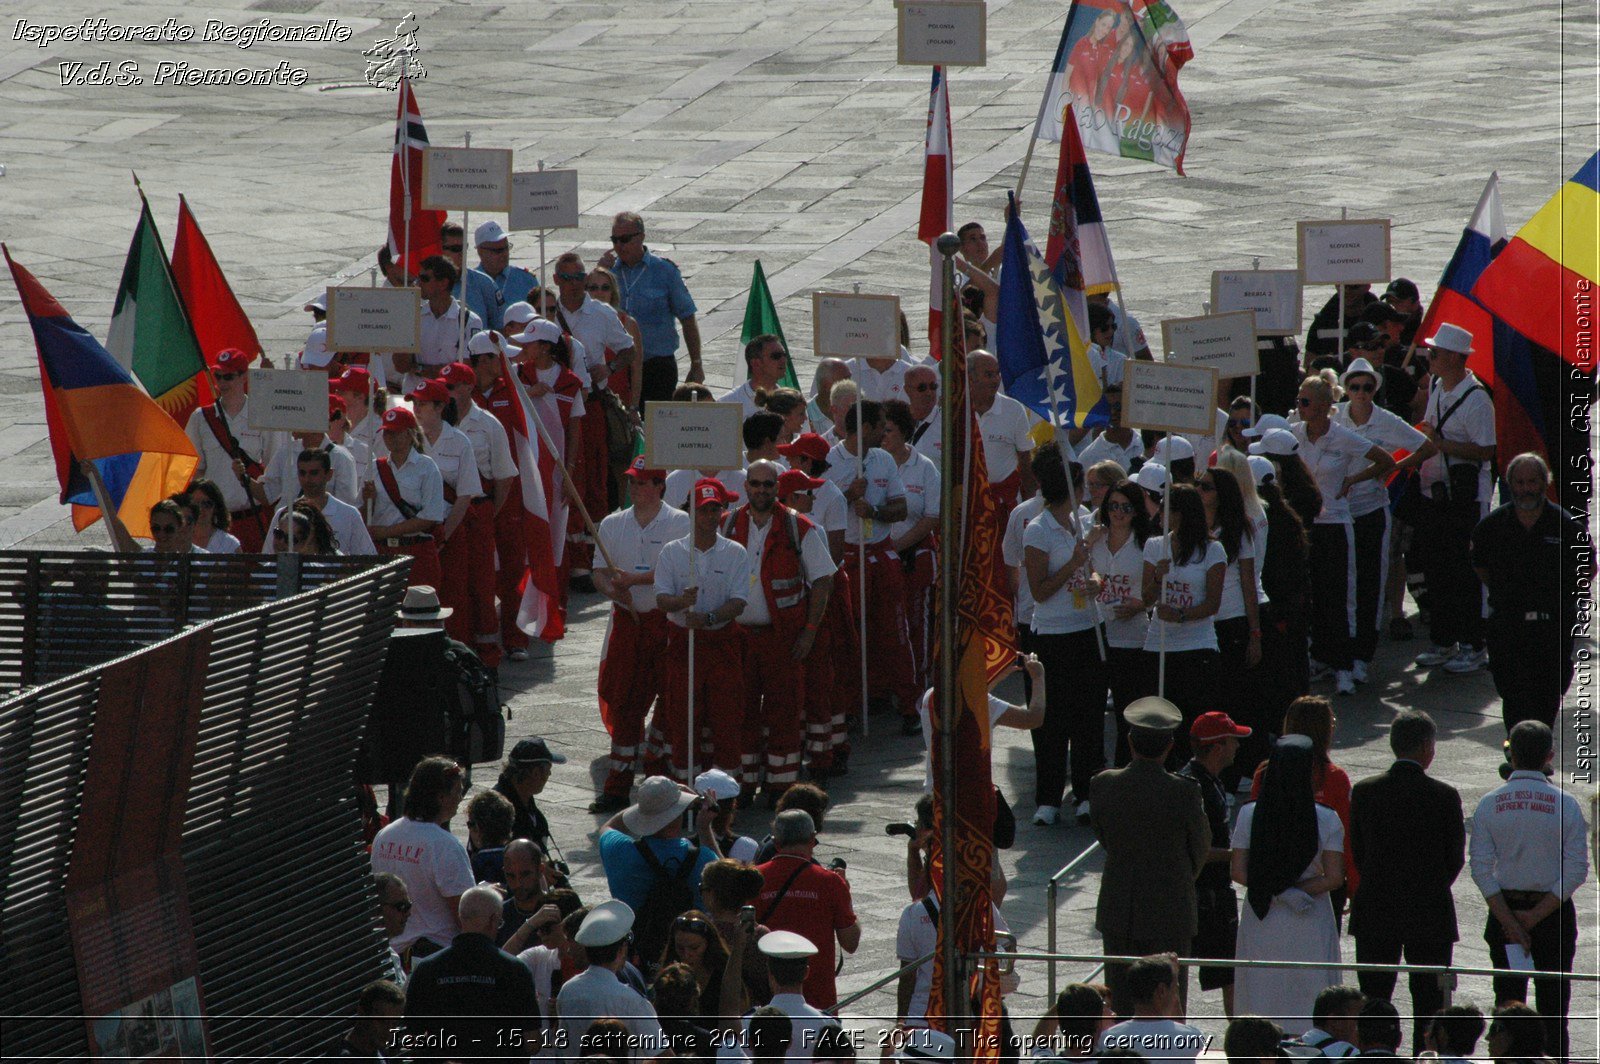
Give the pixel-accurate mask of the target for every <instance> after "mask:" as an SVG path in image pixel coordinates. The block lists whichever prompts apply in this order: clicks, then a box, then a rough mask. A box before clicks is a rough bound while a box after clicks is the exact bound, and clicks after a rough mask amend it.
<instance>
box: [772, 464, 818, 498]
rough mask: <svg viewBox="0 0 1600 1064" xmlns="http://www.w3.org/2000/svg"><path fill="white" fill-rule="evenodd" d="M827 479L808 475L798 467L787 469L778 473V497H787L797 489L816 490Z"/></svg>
mask: <svg viewBox="0 0 1600 1064" xmlns="http://www.w3.org/2000/svg"><path fill="white" fill-rule="evenodd" d="M826 483H827V481H826V480H823V479H821V478H819V477H808V476H806V475H805V474H804V473H802V472H800V470H798V469H785V470H784V471H783V472H782V473H780V474H778V498H780V499H787V498H788V497H789V496H791V495H793V494H794V493H795V492H797V491H816V490H817V489H818V488H820V487H822V485H824V484H826Z"/></svg>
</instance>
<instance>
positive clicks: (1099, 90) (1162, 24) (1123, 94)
mask: <svg viewBox="0 0 1600 1064" xmlns="http://www.w3.org/2000/svg"><path fill="white" fill-rule="evenodd" d="M1193 58H1194V46H1193V45H1192V44H1190V42H1189V31H1188V30H1187V29H1185V28H1184V25H1183V20H1182V19H1180V18H1179V17H1178V13H1177V12H1176V11H1174V10H1173V9H1172V5H1171V4H1169V3H1168V2H1167V0H1073V3H1072V7H1071V9H1070V10H1068V12H1067V23H1066V25H1065V26H1063V27H1062V29H1061V42H1060V44H1058V45H1057V46H1056V58H1055V62H1054V63H1053V64H1052V65H1051V74H1050V80H1049V82H1048V83H1047V84H1046V86H1045V93H1044V99H1043V100H1042V101H1040V104H1039V119H1038V122H1037V123H1035V125H1034V136H1036V137H1038V138H1040V139H1041V140H1054V141H1059V140H1060V139H1061V138H1062V137H1063V136H1065V131H1066V127H1067V126H1068V125H1069V124H1070V123H1071V122H1072V121H1074V120H1076V121H1078V122H1080V123H1081V125H1080V126H1079V128H1080V129H1081V130H1082V132H1083V137H1084V145H1085V146H1086V147H1087V148H1088V149H1089V150H1090V151H1103V152H1106V153H1107V154H1109V155H1120V156H1122V157H1123V158H1124V159H1145V160H1147V161H1149V162H1153V163H1156V164H1158V165H1160V166H1166V167H1171V168H1172V169H1174V170H1176V171H1178V173H1180V174H1182V173H1183V155H1184V152H1185V151H1186V150H1187V148H1188V144H1189V105H1188V104H1187V103H1186V102H1185V101H1184V99H1183V93H1182V92H1181V91H1179V89H1178V71H1179V70H1181V69H1182V68H1183V65H1184V64H1185V63H1187V62H1188V61H1189V60H1191V59H1193Z"/></svg>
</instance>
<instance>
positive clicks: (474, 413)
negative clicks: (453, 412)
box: [456, 403, 517, 495]
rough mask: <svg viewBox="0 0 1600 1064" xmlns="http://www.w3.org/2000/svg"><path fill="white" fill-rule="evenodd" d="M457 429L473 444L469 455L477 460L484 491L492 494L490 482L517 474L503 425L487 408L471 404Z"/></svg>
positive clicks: (509, 442)
mask: <svg viewBox="0 0 1600 1064" xmlns="http://www.w3.org/2000/svg"><path fill="white" fill-rule="evenodd" d="M456 430H457V431H458V432H460V433H461V434H462V435H463V436H465V437H466V438H467V439H468V440H469V441H470V442H471V443H472V456H473V458H474V459H476V460H477V463H478V479H479V480H480V481H482V482H483V493H484V494H486V495H487V494H491V493H492V490H493V489H492V482H493V481H496V480H505V479H507V478H510V477H514V476H516V475H517V463H516V461H515V460H514V459H513V458H512V457H511V441H510V440H509V439H507V438H506V427H505V426H504V425H502V424H500V419H499V418H497V417H495V416H494V415H493V414H491V413H489V411H487V410H485V409H484V408H483V407H481V406H479V405H478V404H477V403H473V404H472V409H470V410H468V411H467V413H466V416H465V417H463V418H462V419H461V420H460V422H459V423H457V425H456Z"/></svg>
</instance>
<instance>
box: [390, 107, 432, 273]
mask: <svg viewBox="0 0 1600 1064" xmlns="http://www.w3.org/2000/svg"><path fill="white" fill-rule="evenodd" d="M427 147H428V131H427V129H425V128H423V125H422V112H421V111H420V110H418V109H417V95H416V93H414V92H412V91H411V82H410V81H408V80H402V81H401V82H400V101H399V105H398V109H397V112H396V115H395V125H394V160H393V162H392V163H391V164H390V167H389V254H390V255H391V256H393V258H394V261H395V262H396V263H399V264H402V265H404V266H405V270H406V275H407V276H414V275H415V274H416V272H417V266H416V264H417V263H419V262H421V261H422V260H423V259H425V258H427V257H428V256H429V255H437V254H439V251H440V249H439V227H440V226H441V225H443V224H444V211H425V210H423V209H422V153H423V151H424V150H425V149H426V148H427ZM408 205H409V207H410V211H411V238H410V239H409V240H407V239H406V210H407V206H408Z"/></svg>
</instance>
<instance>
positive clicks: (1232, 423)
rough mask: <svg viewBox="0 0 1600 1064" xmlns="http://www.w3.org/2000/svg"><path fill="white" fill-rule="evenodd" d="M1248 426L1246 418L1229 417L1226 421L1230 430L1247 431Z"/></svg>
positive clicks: (1248, 422) (1248, 421) (1249, 422)
mask: <svg viewBox="0 0 1600 1064" xmlns="http://www.w3.org/2000/svg"><path fill="white" fill-rule="evenodd" d="M1250 424H1251V420H1250V419H1249V418H1247V417H1230V418H1229V419H1228V427H1229V428H1230V429H1247V428H1249V427H1250Z"/></svg>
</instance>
